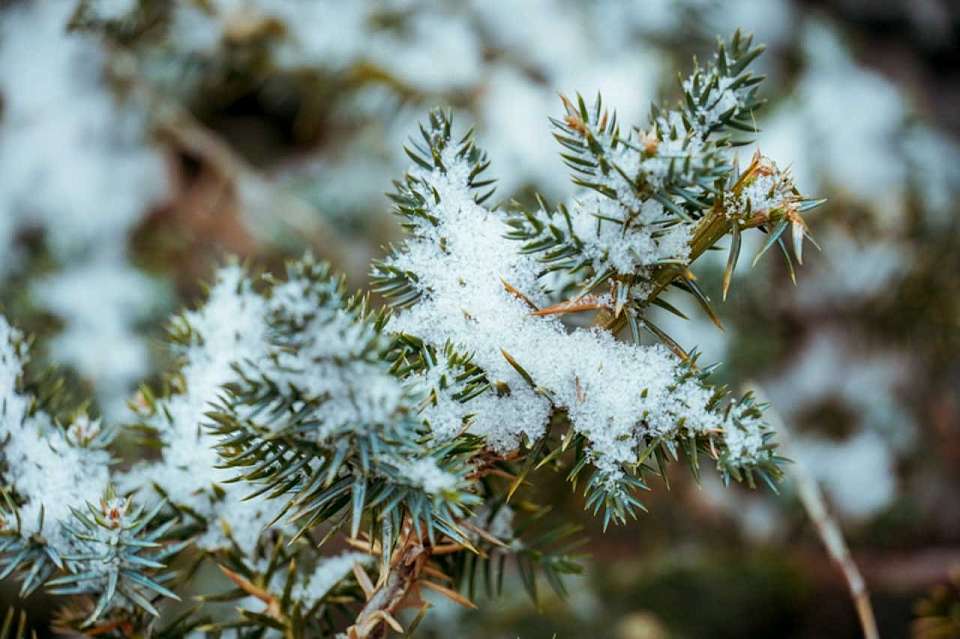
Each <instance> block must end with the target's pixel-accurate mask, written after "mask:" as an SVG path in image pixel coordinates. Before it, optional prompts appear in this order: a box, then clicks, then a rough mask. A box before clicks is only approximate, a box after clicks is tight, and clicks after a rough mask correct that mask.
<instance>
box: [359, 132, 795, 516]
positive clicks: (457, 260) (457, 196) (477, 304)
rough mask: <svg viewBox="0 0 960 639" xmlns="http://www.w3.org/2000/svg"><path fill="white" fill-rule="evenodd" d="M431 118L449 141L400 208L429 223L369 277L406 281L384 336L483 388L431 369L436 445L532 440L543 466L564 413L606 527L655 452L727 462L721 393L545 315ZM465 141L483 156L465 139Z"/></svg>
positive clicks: (650, 350) (538, 295)
mask: <svg viewBox="0 0 960 639" xmlns="http://www.w3.org/2000/svg"><path fill="white" fill-rule="evenodd" d="M432 123H433V124H432V129H431V131H429V132H427V133H425V134H424V138H425V139H431V140H437V141H441V143H439V144H437V148H436V149H433V150H431V152H430V153H429V154H426V153H425V154H423V157H422V158H421V159H424V162H426V160H425V158H428V157H432V158H437V160H436V161H435V162H434V163H433V164H431V165H429V166H431V169H430V170H429V171H428V170H427V168H425V166H424V164H423V163H417V165H416V166H414V167H412V169H411V171H410V174H409V175H408V177H407V178H406V180H405V181H404V182H403V183H401V188H402V189H405V190H406V189H408V188H409V186H410V185H414V187H415V188H416V189H417V193H419V194H420V195H421V197H419V198H410V197H405V198H403V204H401V205H399V206H398V207H397V212H398V214H399V215H401V216H402V217H403V218H404V219H405V220H415V221H419V220H429V223H428V224H420V223H415V224H412V225H411V231H412V232H411V234H410V236H409V237H408V238H407V239H406V240H405V242H404V244H403V245H402V246H401V247H400V248H399V249H397V250H396V251H395V252H394V254H393V255H392V256H391V257H390V258H389V259H388V260H386V261H385V262H384V263H383V264H378V265H376V266H375V267H374V273H375V276H383V274H384V273H385V272H388V273H394V272H403V273H407V274H409V275H408V276H407V278H406V285H407V287H408V290H407V291H406V292H405V293H404V294H402V295H401V296H400V300H401V303H400V304H398V306H400V307H401V308H400V309H399V310H398V311H397V313H396V315H395V316H394V317H392V318H391V319H390V321H389V323H388V325H387V328H388V330H390V331H392V332H394V334H396V335H398V336H415V338H416V339H417V340H419V342H421V343H422V344H424V345H426V346H427V347H432V348H433V349H435V352H442V351H444V350H445V349H450V348H452V349H453V350H454V351H456V352H461V353H469V354H470V355H471V360H470V362H471V366H473V367H475V368H476V369H477V372H476V373H475V374H476V375H477V376H478V379H480V378H482V379H484V380H485V383H484V384H483V385H482V386H477V392H476V393H472V394H471V397H470V399H469V401H466V402H463V401H461V399H462V397H457V396H456V393H453V392H450V391H449V388H450V386H449V378H450V377H453V376H454V373H452V372H451V371H450V370H449V369H448V367H446V366H442V365H432V364H431V365H425V366H423V367H422V368H423V369H424V370H423V372H422V373H421V375H422V376H423V378H424V383H425V384H426V385H427V386H428V387H432V388H434V392H432V393H431V395H430V401H429V402H428V405H427V407H426V409H425V411H424V413H425V415H426V421H427V422H428V423H430V424H431V428H432V429H433V434H434V436H436V437H444V436H453V435H455V434H456V433H460V432H463V431H464V430H465V431H466V432H467V433H468V434H472V435H476V436H479V437H482V438H483V439H484V440H485V442H486V444H487V446H488V447H490V448H491V449H493V450H494V451H499V452H501V453H506V452H508V451H512V450H515V449H517V448H518V447H520V446H522V445H523V444H527V445H528V446H529V447H530V448H531V449H532V453H531V454H529V455H527V457H528V458H534V461H535V462H538V461H539V460H538V459H535V458H536V457H537V456H538V455H539V454H543V455H546V454H548V452H547V451H545V449H544V447H543V446H542V445H541V442H543V441H545V435H546V434H547V432H548V425H549V424H550V423H551V417H552V416H554V415H556V414H561V413H562V414H563V415H564V417H565V421H566V422H567V423H568V424H569V425H570V428H571V431H570V432H571V437H569V438H567V439H566V440H565V441H566V442H567V446H568V445H569V443H570V442H573V441H577V442H579V443H580V444H581V445H578V446H576V447H575V448H576V449H577V451H578V452H577V460H578V461H577V463H576V466H575V468H576V471H575V472H572V473H571V478H572V479H576V478H577V477H578V476H579V474H580V472H581V471H584V470H587V469H589V474H590V479H588V480H587V481H586V488H587V491H588V505H589V507H590V508H594V509H596V510H597V511H598V512H599V511H600V510H602V511H603V519H604V521H605V523H609V522H610V521H618V522H623V521H625V519H626V518H627V517H629V516H633V515H634V513H635V512H636V510H637V509H638V508H639V507H640V504H639V501H637V499H636V497H635V494H636V492H637V491H638V490H640V489H642V488H644V487H645V484H644V482H643V479H642V474H643V473H645V472H647V470H649V469H648V468H647V466H646V465H645V463H644V462H645V460H646V458H647V457H649V456H650V455H653V456H654V457H655V458H656V459H657V461H659V462H661V464H660V466H661V467H662V465H663V464H665V463H666V461H667V460H668V459H670V458H676V457H677V456H678V453H679V452H681V451H685V452H687V457H688V459H691V460H692V462H691V463H692V465H694V466H695V465H696V459H697V456H698V455H708V456H711V457H712V458H714V459H717V458H718V457H719V456H720V455H721V454H722V453H721V450H722V449H723V437H722V435H723V433H724V430H725V428H726V427H727V425H728V424H727V417H726V406H727V405H728V403H729V400H728V399H727V397H726V393H725V392H724V391H723V390H722V389H717V388H714V387H712V386H710V385H709V384H708V383H707V382H706V379H705V375H701V374H699V373H697V372H696V371H695V370H694V369H691V368H690V363H689V362H687V363H684V362H682V361H680V360H678V359H677V358H676V357H675V356H674V355H673V354H671V353H670V352H669V351H668V350H667V349H664V348H662V347H658V346H655V347H644V346H639V345H632V344H627V343H624V342H620V341H617V340H616V339H615V338H614V337H613V336H612V335H611V334H610V333H609V332H606V331H603V330H600V329H575V330H568V329H567V328H566V327H564V325H563V324H562V323H561V322H560V320H559V319H558V318H557V317H555V316H554V315H553V314H549V313H544V312H543V309H542V308H541V306H542V304H543V303H544V300H545V299H546V293H545V291H544V288H543V286H542V284H541V279H540V275H541V271H542V268H541V263H540V262H539V261H538V260H537V259H536V257H535V256H532V255H530V254H529V252H528V251H527V250H525V248H524V246H523V245H522V244H521V243H519V242H516V241H513V240H512V239H511V238H509V237H505V235H506V234H507V232H508V230H509V228H510V227H509V226H508V225H507V223H506V222H505V219H504V217H503V216H501V215H499V214H496V213H494V212H492V211H489V210H487V209H485V208H484V207H483V206H482V205H481V204H479V203H478V202H477V201H476V198H475V197H474V195H475V194H474V191H473V190H472V189H471V185H470V183H469V181H468V179H467V178H466V176H468V175H471V174H472V172H473V170H474V168H475V166H476V165H475V164H474V163H472V161H471V157H468V156H465V155H461V156H456V155H454V154H453V153H451V152H450V148H451V146H450V140H452V139H453V138H452V132H451V127H450V126H449V116H444V115H438V116H434V117H433V118H432ZM461 144H466V145H468V146H469V148H470V149H476V146H475V145H474V143H473V142H472V140H470V139H469V138H468V139H467V141H465V142H462V143H461ZM473 157H482V153H479V152H474V155H473ZM416 207H419V208H416ZM385 268H386V269H389V270H388V271H385ZM439 359H440V362H439V363H440V364H442V363H443V360H442V358H439ZM444 377H447V380H448V382H447V384H446V386H445V384H444V383H443V380H444ZM438 381H439V383H438ZM564 449H566V446H565V447H564ZM561 452H562V451H561ZM729 458H730V459H729V463H731V464H733V465H737V464H740V465H739V466H738V467H739V468H743V469H749V468H755V467H756V468H759V467H760V466H761V465H762V466H764V472H768V471H767V470H765V469H766V468H768V467H773V468H775V463H774V464H770V465H767V464H766V460H764V462H763V464H761V463H759V461H760V460H759V459H758V458H751V459H744V460H739V459H737V458H736V451H735V452H734V453H733V454H731V455H730V456H729ZM741 462H742V463H741ZM769 472H770V474H771V475H773V476H774V477H775V476H776V475H775V471H773V470H770V471H769ZM738 477H740V478H745V479H749V473H748V472H744V473H741V474H739V475H738Z"/></svg>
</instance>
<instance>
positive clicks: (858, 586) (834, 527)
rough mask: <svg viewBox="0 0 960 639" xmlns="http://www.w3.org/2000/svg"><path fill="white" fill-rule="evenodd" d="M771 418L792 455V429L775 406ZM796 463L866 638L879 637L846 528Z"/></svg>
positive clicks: (804, 495) (801, 492) (803, 494)
mask: <svg viewBox="0 0 960 639" xmlns="http://www.w3.org/2000/svg"><path fill="white" fill-rule="evenodd" d="M753 388H754V393H755V394H756V395H757V397H758V398H760V399H762V400H764V401H766V398H765V395H764V393H763V391H762V389H761V388H760V387H759V386H756V385H754V386H753ZM765 414H766V417H767V420H768V422H769V424H770V426H771V428H773V430H774V431H775V432H776V433H777V435H778V437H779V440H780V442H781V448H782V449H783V450H784V452H785V453H786V455H787V456H788V457H789V456H790V450H791V448H792V439H791V437H790V430H789V428H788V427H787V425H786V423H785V422H784V420H783V418H782V417H781V416H780V414H779V413H778V412H777V411H776V410H775V409H774V408H773V407H772V406H770V407H768V408H767V410H766V413H765ZM792 461H793V464H792V465H791V467H790V471H791V472H790V474H791V475H792V476H793V479H794V482H795V483H796V487H797V496H798V497H799V498H800V503H802V504H803V508H804V510H806V511H807V515H809V517H810V520H811V521H812V522H813V525H814V526H815V527H816V529H817V535H818V536H819V537H820V541H822V542H823V545H824V547H825V548H826V550H827V554H829V555H830V558H831V559H832V560H833V561H834V563H836V564H837V566H838V567H839V568H840V572H841V573H842V574H843V578H844V580H845V581H846V582H847V587H848V588H849V589H850V596H851V597H852V598H853V604H854V607H855V608H856V609H857V617H859V619H860V627H861V628H862V629H863V636H864V639H879V637H880V633H879V631H878V630H877V620H876V617H875V616H874V614H873V604H871V603H870V593H869V592H868V591H867V584H866V581H865V580H864V578H863V575H862V574H861V573H860V569H859V568H858V567H857V564H856V562H855V561H854V560H853V556H852V555H851V554H850V548H849V546H847V542H846V540H845V539H844V537H843V531H842V530H841V528H840V524H839V523H837V520H836V519H834V518H833V516H832V515H831V514H830V511H829V510H828V509H827V504H826V500H825V499H824V496H823V491H822V490H821V489H820V484H819V483H818V482H817V480H816V478H815V477H814V476H813V474H812V473H811V472H810V470H809V469H808V468H807V466H806V465H805V464H804V463H803V462H801V461H799V460H797V459H792Z"/></svg>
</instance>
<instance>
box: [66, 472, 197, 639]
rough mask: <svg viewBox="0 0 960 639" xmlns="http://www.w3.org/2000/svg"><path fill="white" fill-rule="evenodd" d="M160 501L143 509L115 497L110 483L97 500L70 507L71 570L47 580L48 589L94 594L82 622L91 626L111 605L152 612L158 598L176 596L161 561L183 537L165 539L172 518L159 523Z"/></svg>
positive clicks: (178, 546) (68, 560)
mask: <svg viewBox="0 0 960 639" xmlns="http://www.w3.org/2000/svg"><path fill="white" fill-rule="evenodd" d="M164 506H165V504H164V503H163V502H162V501H161V502H158V503H157V504H156V506H154V507H153V508H152V509H151V510H150V511H149V512H145V511H144V510H143V508H142V507H140V506H137V505H135V504H134V503H133V500H132V499H131V498H123V497H118V496H117V494H116V492H114V490H113V488H108V489H107V492H106V494H105V495H104V496H103V497H102V498H101V500H100V503H99V505H94V504H90V503H88V504H86V508H85V509H81V508H74V509H73V513H72V514H73V517H72V520H71V521H70V523H68V524H65V527H66V529H67V530H68V531H69V532H70V534H71V536H72V537H73V539H74V540H75V547H76V550H75V551H74V552H73V553H72V554H70V555H66V556H64V557H63V559H64V561H65V562H66V564H67V566H68V567H69V570H70V573H71V574H68V575H64V576H62V577H58V578H56V579H53V580H51V581H50V582H49V584H48V585H49V587H50V592H51V593H52V594H56V595H90V596H93V597H96V604H95V605H94V607H93V610H92V611H91V612H90V614H89V615H88V617H87V618H86V619H85V620H84V621H83V622H82V624H81V627H89V626H91V625H92V624H94V622H96V621H97V619H99V618H100V617H101V616H102V615H103V614H104V613H105V612H107V611H108V610H111V609H118V608H119V609H122V610H126V609H130V608H134V609H140V610H142V611H144V612H146V613H147V614H149V615H152V616H154V617H156V616H158V615H159V612H158V611H157V608H156V605H155V604H156V602H157V601H158V600H159V599H161V598H169V599H173V600H177V601H179V599H180V598H179V597H178V596H177V595H176V594H175V593H173V592H172V591H171V590H170V589H169V588H167V587H166V586H164V585H163V584H164V583H166V582H169V581H170V580H171V579H172V578H173V576H174V573H173V572H171V571H168V570H167V568H166V564H165V562H166V561H167V560H168V559H169V558H171V557H173V556H174V555H176V554H177V553H178V552H180V551H181V550H183V548H184V547H185V546H186V544H187V542H180V543H173V544H169V543H165V542H164V535H166V533H167V532H168V531H169V530H170V529H171V527H172V526H173V525H174V524H175V523H176V520H175V519H172V518H166V521H164V522H163V523H158V518H159V516H160V513H161V511H162V510H163V508H164Z"/></svg>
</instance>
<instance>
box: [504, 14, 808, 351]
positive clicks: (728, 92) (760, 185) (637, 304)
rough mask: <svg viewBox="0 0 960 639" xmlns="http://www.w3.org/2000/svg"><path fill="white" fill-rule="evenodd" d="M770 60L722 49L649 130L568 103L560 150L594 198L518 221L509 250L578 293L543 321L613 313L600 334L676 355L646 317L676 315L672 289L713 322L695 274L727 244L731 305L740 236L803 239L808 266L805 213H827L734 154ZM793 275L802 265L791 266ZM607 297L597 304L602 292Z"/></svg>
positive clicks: (777, 176)
mask: <svg viewBox="0 0 960 639" xmlns="http://www.w3.org/2000/svg"><path fill="white" fill-rule="evenodd" d="M762 51H763V48H762V47H754V46H753V45H752V39H751V38H750V37H744V36H741V34H740V33H739V32H737V33H736V34H735V35H734V36H733V38H731V40H730V41H729V42H728V43H723V42H721V43H719V45H718V49H717V53H716V56H715V57H714V60H713V61H712V62H711V64H709V65H707V66H706V67H705V68H700V67H697V68H695V70H694V71H693V73H692V74H691V75H690V76H689V77H688V78H687V79H686V80H684V81H682V82H681V87H682V89H683V95H684V97H683V100H682V101H681V102H680V104H679V106H678V107H676V108H673V109H669V108H666V107H663V108H657V107H654V108H653V113H652V115H651V119H650V123H649V125H648V127H647V128H641V127H633V128H631V129H630V130H629V132H628V133H623V132H622V131H621V127H620V124H618V122H617V118H616V115H612V114H611V113H610V112H609V111H607V110H606V109H605V108H604V106H603V103H602V101H601V100H600V98H599V96H598V98H597V101H596V103H595V105H594V107H593V108H592V109H588V108H587V106H586V103H585V102H584V100H583V98H582V97H579V96H578V99H577V101H576V103H574V102H572V101H570V100H567V99H566V98H564V99H563V104H564V109H565V111H566V115H565V118H564V119H562V120H554V121H553V122H554V126H555V127H556V134H555V135H556V138H557V140H558V141H559V142H560V144H561V145H562V146H563V147H564V148H565V150H566V151H567V152H566V153H564V154H563V157H564V159H565V160H566V162H567V164H568V165H569V166H570V167H571V168H572V169H573V172H574V177H573V180H574V182H575V183H576V184H578V185H579V186H581V187H584V189H585V191H584V192H583V193H581V194H578V195H577V196H575V197H574V199H573V201H572V202H570V203H568V204H561V205H560V206H559V207H558V208H557V209H556V210H552V209H550V208H549V207H548V206H546V205H545V204H544V203H543V202H542V201H541V205H540V207H539V208H538V209H537V210H535V211H520V212H518V213H515V214H513V215H512V216H511V218H510V221H509V224H510V226H511V231H510V234H509V237H510V238H511V239H514V240H517V241H520V242H522V244H523V249H524V251H526V252H529V253H530V254H533V255H536V256H537V257H538V258H539V259H540V261H541V262H542V263H543V265H544V266H543V270H542V271H541V275H545V274H546V273H549V272H551V271H563V272H564V273H566V274H567V276H569V277H572V278H573V279H574V281H575V282H577V283H578V284H579V287H578V288H579V290H575V292H574V295H573V297H572V298H570V299H567V300H564V301H561V302H559V303H557V304H553V305H550V306H548V307H547V308H545V309H541V311H540V312H541V313H543V314H565V313H571V312H584V311H593V310H598V309H599V310H603V311H605V314H606V316H607V317H606V318H605V319H604V321H602V322H601V324H602V325H604V326H606V327H607V328H610V329H613V330H615V331H617V330H619V329H620V328H622V327H623V326H624V325H629V326H630V328H631V330H632V332H633V334H634V336H635V338H637V339H638V338H639V334H640V331H641V330H642V329H643V328H646V329H648V330H649V331H650V332H652V333H653V334H654V335H655V336H656V337H658V338H659V339H661V340H662V341H663V342H664V343H665V344H666V345H668V346H669V347H670V348H671V349H673V350H675V351H678V352H682V351H680V350H679V347H678V345H677V344H676V343H675V342H673V340H672V339H670V338H669V336H668V335H666V334H665V333H664V332H663V331H661V330H660V329H659V328H657V327H656V326H655V325H653V324H651V323H650V321H649V319H647V318H646V317H645V316H646V310H647V308H648V306H649V305H651V304H655V305H658V306H662V307H664V308H666V309H667V310H668V311H671V312H676V311H675V309H674V308H673V307H672V306H671V305H670V304H669V303H668V302H666V301H664V300H663V299H661V297H660V294H661V293H662V292H663V291H664V290H665V289H666V288H667V287H669V286H674V287H677V288H679V289H681V290H683V291H685V292H687V293H689V294H691V295H693V296H694V298H695V299H696V300H697V302H698V303H699V304H700V305H701V306H702V307H703V308H704V309H705V310H706V312H707V313H708V315H709V316H710V317H711V319H713V320H714V322H716V323H719V320H718V319H717V315H716V313H715V312H714V310H713V309H712V307H711V306H710V303H709V299H708V297H707V296H706V295H705V294H704V293H703V292H702V291H701V290H700V288H699V287H698V285H697V284H696V283H695V281H694V278H693V277H692V276H691V274H690V271H689V266H690V265H691V264H693V262H694V261H696V260H697V258H699V257H700V256H701V255H702V254H703V253H704V252H705V251H706V250H708V249H710V248H712V247H713V246H714V245H715V244H716V243H717V242H718V241H720V240H721V239H722V238H723V237H725V236H727V235H730V236H731V254H730V262H729V264H728V267H727V272H726V273H725V276H724V286H723V296H724V298H725V297H726V293H727V290H728V289H729V285H730V277H731V275H732V273H733V267H734V266H735V265H736V261H737V257H738V256H739V250H740V239H741V238H740V233H741V232H742V231H744V230H746V229H750V228H760V229H761V230H763V231H765V232H769V239H768V242H767V244H766V246H765V248H764V250H763V251H761V252H760V253H759V254H758V257H759V255H762V254H763V253H764V252H765V250H766V248H769V246H771V245H773V244H774V243H779V244H780V246H781V248H783V249H784V250H785V246H784V244H783V242H782V241H781V237H780V236H781V235H782V233H783V231H784V229H786V228H787V226H791V227H792V229H793V248H794V254H795V256H796V258H797V260H798V261H801V258H802V244H803V240H804V239H805V238H809V233H808V232H807V229H806V224H805V222H804V220H803V219H802V217H801V215H800V214H801V213H803V212H805V211H807V210H809V209H811V208H813V207H815V206H817V205H819V204H820V203H821V202H822V201H820V200H811V199H808V198H805V197H804V196H803V195H801V193H800V191H799V190H798V189H797V188H796V186H795V185H794V183H793V181H792V180H791V179H790V177H789V174H788V173H786V172H783V171H779V170H778V169H776V166H775V164H773V162H772V161H771V160H769V159H767V158H764V157H762V156H760V155H759V154H758V155H756V156H755V157H754V160H753V161H752V162H751V164H750V166H749V167H748V168H747V169H746V170H745V171H743V172H740V171H739V170H738V169H737V162H736V148H735V147H737V146H740V145H743V144H746V143H749V142H750V139H747V138H744V139H734V138H733V132H734V131H747V132H752V131H753V130H754V129H753V125H752V124H751V118H752V112H753V110H754V109H756V108H758V107H759V106H760V105H761V103H762V101H761V100H760V99H759V98H758V96H757V89H758V85H759V83H760V82H761V81H762V79H763V78H762V77H761V76H755V75H753V74H752V73H751V72H750V70H749V65H750V63H751V62H752V61H753V60H754V59H756V57H757V56H758V55H760V53H761V52H762ZM787 259H788V265H789V266H790V268H791V272H792V261H791V260H790V257H789V255H787ZM601 285H604V286H606V287H607V290H606V291H605V292H603V293H602V294H594V292H595V291H596V290H597V289H598V288H599V287H600V286H601Z"/></svg>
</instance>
